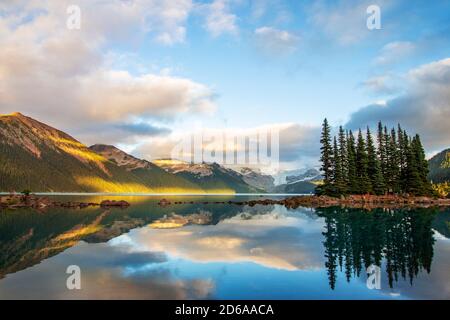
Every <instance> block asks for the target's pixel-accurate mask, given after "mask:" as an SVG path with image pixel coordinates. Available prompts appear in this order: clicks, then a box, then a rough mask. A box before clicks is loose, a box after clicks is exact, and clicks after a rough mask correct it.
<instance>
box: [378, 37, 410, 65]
mask: <svg viewBox="0 0 450 320" xmlns="http://www.w3.org/2000/svg"><path fill="white" fill-rule="evenodd" d="M415 50H416V46H415V45H414V43H412V42H409V41H395V42H390V43H388V44H386V45H385V46H384V47H383V48H382V49H381V51H380V55H379V56H378V57H377V58H376V59H375V60H374V63H375V64H376V65H390V64H393V63H396V62H399V61H401V59H403V58H405V57H407V56H408V55H410V54H412V53H413V52H414V51H415Z"/></svg>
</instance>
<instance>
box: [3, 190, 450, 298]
mask: <svg viewBox="0 0 450 320" xmlns="http://www.w3.org/2000/svg"><path fill="white" fill-rule="evenodd" d="M193 200H194V201H193V202H192V203H186V204H183V205H176V206H167V207H161V206H159V205H158V204H157V203H158V199H156V198H151V199H149V198H139V199H137V200H136V201H134V202H133V201H131V200H130V201H131V202H132V206H130V207H129V208H127V209H125V210H119V209H111V210H103V209H101V208H88V209H84V210H67V209H61V208H52V209H49V210H47V211H45V212H39V211H35V210H30V209H18V210H15V211H2V212H0V299H1V298H2V297H3V298H5V297H6V298H8V297H12V296H16V297H19V298H20V297H31V298H35V297H36V296H35V295H33V292H36V288H44V287H45V288H46V290H48V291H47V294H46V295H44V296H46V297H69V298H91V297H92V298H96V297H97V298H107V297H112V296H111V295H110V293H109V292H111V290H113V291H114V292H116V294H115V295H114V296H113V297H114V298H118V299H121V298H152V299H166V298H175V299H178V298H180V299H181V298H193V299H196V298H220V297H222V298H237V297H242V298H250V299H251V298H255V297H256V298H273V297H278V298H312V297H314V298H335V297H338V298H341V297H343V294H346V296H347V297H350V298H355V297H356V298H359V297H367V298H376V297H381V298H385V296H386V295H389V294H390V293H396V294H401V295H402V297H403V296H404V297H408V296H413V297H414V295H416V296H417V297H424V296H425V297H435V296H444V297H446V296H449V294H450V291H449V289H448V274H447V268H448V267H447V266H448V262H449V257H450V256H449V255H448V252H450V242H449V241H448V238H449V235H450V228H449V226H450V224H449V221H450V210H448V209H402V210H388V209H374V210H370V211H368V210H364V209H346V208H337V207H334V208H318V209H307V208H301V207H299V208H297V209H293V210H288V209H286V208H284V207H281V206H259V205H257V206H254V207H249V206H237V205H229V204H226V203H225V204H213V203H211V199H208V200H209V203H207V204H206V203H205V201H203V200H204V199H201V198H195V199H194V198H193ZM97 201H98V200H97ZM435 231H437V232H438V233H439V234H437V233H435ZM435 238H436V239H435ZM433 260H434V261H433ZM432 261H433V263H432ZM71 264H76V265H79V266H80V267H82V269H83V274H84V277H85V278H84V279H85V289H84V291H83V292H78V293H68V292H65V291H62V290H61V288H60V287H58V285H57V284H60V283H65V277H66V273H65V272H64V270H65V267H66V266H67V265H71ZM372 264H374V265H377V266H380V267H381V268H382V269H383V275H382V279H383V285H382V287H383V289H382V290H380V291H378V292H375V291H377V290H368V289H367V288H366V286H365V284H364V283H363V282H361V280H362V281H364V280H365V279H366V277H365V276H366V275H365V273H366V269H367V267H368V266H370V265H372ZM432 269H433V271H432ZM428 274H430V275H428ZM385 275H386V276H385ZM30 277H32V278H33V281H29V279H30ZM352 278H353V279H354V280H356V281H350V280H351V279H352ZM344 279H346V281H347V282H348V283H346V281H345V280H344ZM105 282H108V285H105ZM413 282H414V283H413ZM413 284H414V285H413ZM388 287H390V288H393V287H395V292H393V291H392V290H389V289H388ZM24 288H27V289H24ZM430 288H436V291H434V289H433V290H431V289H430ZM39 290H41V289H39ZM12 292H14V294H13V293H12ZM38 292H41V291H38ZM397 297H398V296H397Z"/></svg>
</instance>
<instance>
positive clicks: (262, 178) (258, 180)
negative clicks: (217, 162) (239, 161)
mask: <svg viewBox="0 0 450 320" xmlns="http://www.w3.org/2000/svg"><path fill="white" fill-rule="evenodd" d="M237 172H238V173H240V174H241V175H242V178H243V180H244V181H245V183H247V184H249V185H251V186H253V187H255V188H257V189H261V190H264V191H267V192H271V191H273V189H274V188H275V184H274V181H275V179H274V178H273V177H272V176H271V175H266V174H262V173H261V172H260V171H259V170H255V169H251V168H248V167H244V168H240V169H237Z"/></svg>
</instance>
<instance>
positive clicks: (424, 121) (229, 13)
mask: <svg viewBox="0 0 450 320" xmlns="http://www.w3.org/2000/svg"><path fill="white" fill-rule="evenodd" d="M70 4H75V5H78V6H79V8H80V10H81V28H80V30H67V29H66V28H64V27H63V26H64V22H65V19H66V18H67V13H66V12H65V11H66V10H65V9H66V7H67V6H68V5H69V2H67V3H65V1H61V2H58V4H56V2H55V1H42V2H40V3H39V4H36V3H35V2H33V1H26V0H22V1H18V2H17V3H15V4H2V5H0V44H2V47H3V48H8V49H9V50H6V53H5V52H4V53H3V56H2V58H3V59H0V60H1V61H3V64H4V65H5V66H4V68H3V70H6V71H3V76H4V77H5V79H6V81H8V83H7V84H4V85H3V86H4V87H3V88H1V89H3V90H2V92H8V94H3V96H2V95H0V99H1V100H3V101H1V100H0V102H3V103H0V111H2V112H3V111H4V112H11V111H22V112H24V113H26V114H30V115H31V116H35V117H37V118H39V119H40V120H42V121H43V122H48V123H50V124H52V125H55V126H57V127H59V128H61V129H63V130H66V131H68V132H69V133H71V134H73V135H74V136H76V137H77V138H79V139H80V140H81V141H83V142H85V143H96V142H104V143H111V144H116V145H119V146H120V147H122V148H124V149H126V150H127V151H130V152H133V153H134V154H136V155H139V156H142V157H146V158H150V159H151V158H157V157H162V156H164V155H165V153H167V151H168V150H170V146H173V144H174V143H175V141H176V139H177V137H180V136H182V135H184V134H186V133H187V132H190V131H192V130H193V128H196V127H202V128H211V129H212V128H214V129H215V128H221V129H224V130H234V129H240V128H245V129H249V128H257V127H259V126H271V125H272V126H275V127H276V126H279V127H282V128H283V131H282V132H283V134H284V136H283V137H281V142H282V143H284V145H283V146H282V147H281V148H282V150H286V154H288V155H289V156H286V157H284V153H283V152H282V153H281V154H280V156H281V158H282V159H281V160H282V161H284V162H285V163H286V167H291V168H292V167H301V166H304V165H306V164H307V162H314V158H315V157H316V155H317V150H316V147H317V146H316V144H314V143H311V142H309V141H305V139H306V137H307V138H308V139H311V137H314V136H315V135H317V133H318V129H317V128H318V127H319V126H320V124H321V121H322V120H323V118H324V117H327V118H328V119H329V120H330V122H331V124H332V125H334V126H337V125H343V126H346V127H348V128H356V127H359V126H362V127H365V126H366V125H372V124H373V122H376V121H378V120H379V119H382V120H384V121H386V122H388V123H389V124H391V123H392V124H396V123H397V122H401V123H403V124H404V126H405V127H406V128H408V129H409V130H410V131H412V132H415V131H417V132H418V133H420V134H421V135H422V136H423V140H424V143H425V147H426V149H427V151H428V152H429V153H430V154H432V153H433V152H436V151H438V150H440V149H442V148H444V147H448V146H449V144H450V131H449V129H448V128H447V127H448V126H447V125H446V119H448V116H450V106H449V102H448V101H449V100H448V97H449V95H450V88H449V87H450V80H449V79H450V62H449V60H448V59H449V58H450V57H449V53H450V37H449V34H450V1H445V0H442V1H432V2H424V1H404V0H396V1H373V0H371V1H287V0H259V1H251V0H211V1H191V0H176V1H163V0H134V1H133V0H127V1H119V0H115V1H113V0H111V1H85V0H83V1H71V2H70ZM373 4H375V5H378V6H379V7H380V10H381V29H380V30H368V28H367V27H366V20H367V18H368V16H369V15H368V14H367V13H366V9H367V7H368V6H369V5H373ZM58 27H61V29H58ZM8 52H9V55H8ZM28 54H30V56H28ZM1 55H2V54H0V56H1ZM29 61H32V63H31V64H30V63H27V62H29ZM0 64H1V63H0ZM17 65H19V66H21V69H20V70H22V69H23V78H21V75H20V74H19V75H17V72H16V73H14V74H13V72H10V73H8V70H12V69H13V67H14V66H17ZM0 67H1V65H0ZM26 68H30V70H27V69H26ZM16 69H17V68H16ZM0 70H2V69H1V68H0ZM1 77H2V74H1V73H0V78H1ZM25 77H26V81H24V79H25ZM42 79H44V81H42ZM55 90H56V92H58V93H59V96H58V97H57V98H58V99H56V97H55V99H52V96H54V95H53V94H52V92H54V91H55ZM61 101H64V102H67V103H64V107H63V108H62V107H61ZM55 109H57V110H58V111H57V112H49V111H51V110H55ZM81 111H84V112H83V117H80V115H79V113H80V112H81ZM77 117H79V118H80V119H83V120H82V121H72V120H73V119H76V118H77ZM419 119H420V120H419ZM99 128H100V130H99ZM147 129H148V130H147ZM146 132H147V134H145V133H146ZM306 132H307V133H308V134H305V133H306ZM137 133H139V134H137ZM99 140H101V141H99ZM294 149H295V150H296V151H295V150H294ZM294 151H295V152H294ZM305 155H306V156H305Z"/></svg>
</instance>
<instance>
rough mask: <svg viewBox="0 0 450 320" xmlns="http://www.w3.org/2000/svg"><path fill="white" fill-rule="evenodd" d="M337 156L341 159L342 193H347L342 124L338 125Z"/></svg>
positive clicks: (345, 146) (346, 166) (345, 154)
mask: <svg viewBox="0 0 450 320" xmlns="http://www.w3.org/2000/svg"><path fill="white" fill-rule="evenodd" d="M338 142H339V158H340V161H341V177H342V189H341V191H342V194H346V193H348V184H349V183H348V182H349V181H348V159H347V140H346V136H345V131H344V129H343V128H342V126H340V127H339V141H338Z"/></svg>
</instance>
